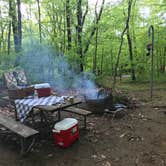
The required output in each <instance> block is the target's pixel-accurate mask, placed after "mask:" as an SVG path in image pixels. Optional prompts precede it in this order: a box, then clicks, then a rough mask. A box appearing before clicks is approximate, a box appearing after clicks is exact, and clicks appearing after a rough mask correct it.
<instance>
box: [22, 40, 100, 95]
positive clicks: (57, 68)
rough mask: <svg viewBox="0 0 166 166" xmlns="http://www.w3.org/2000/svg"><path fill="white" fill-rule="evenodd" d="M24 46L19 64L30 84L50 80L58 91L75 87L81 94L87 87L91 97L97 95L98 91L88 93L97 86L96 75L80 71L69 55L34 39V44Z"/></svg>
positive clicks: (29, 43) (28, 43)
mask: <svg viewBox="0 0 166 166" xmlns="http://www.w3.org/2000/svg"><path fill="white" fill-rule="evenodd" d="M23 48H24V49H23V54H22V56H21V57H20V58H19V66H21V67H22V68H23V69H24V70H25V73H26V75H27V78H28V80H29V83H30V84H34V83H44V82H48V83H50V85H51V87H53V88H54V89H55V90H56V91H59V92H64V91H66V90H67V89H75V90H76V91H77V93H79V94H82V93H84V92H85V89H86V92H87V95H88V97H89V98H95V97H96V93H88V92H90V91H92V90H94V91H95V89H96V88H97V87H96V85H95V81H94V80H95V76H94V75H93V74H92V73H88V72H86V73H85V72H84V73H79V72H78V70H77V66H78V65H77V64H76V63H75V62H74V61H73V63H71V62H70V63H69V62H68V59H67V56H65V55H63V54H62V53H60V52H58V51H56V50H55V49H54V48H52V47H49V46H47V45H44V44H39V43H38V42H34V41H33V44H32V42H27V43H26V44H25V46H24V47H23ZM83 89H84V90H83Z"/></svg>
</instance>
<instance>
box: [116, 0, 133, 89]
mask: <svg viewBox="0 0 166 166" xmlns="http://www.w3.org/2000/svg"><path fill="white" fill-rule="evenodd" d="M131 6H132V0H129V2H128V15H127V19H126V24H125V27H124V29H123V31H122V34H121V37H120V38H121V41H120V45H119V50H118V54H117V60H116V64H115V69H114V78H113V87H114V86H115V83H116V76H117V69H118V65H119V60H120V54H121V50H122V45H123V40H124V38H123V37H124V34H125V32H126V30H127V29H128V26H129V21H130V14H131Z"/></svg>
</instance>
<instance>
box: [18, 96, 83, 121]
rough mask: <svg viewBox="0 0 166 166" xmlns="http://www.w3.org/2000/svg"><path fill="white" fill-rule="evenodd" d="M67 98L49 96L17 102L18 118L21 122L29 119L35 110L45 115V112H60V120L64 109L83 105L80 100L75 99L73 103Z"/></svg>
mask: <svg viewBox="0 0 166 166" xmlns="http://www.w3.org/2000/svg"><path fill="white" fill-rule="evenodd" d="M66 98H67V96H48V97H41V98H29V99H27V98H25V99H17V100H15V109H16V110H15V111H16V112H17V117H18V119H19V120H20V121H21V122H24V120H25V119H26V118H27V116H28V115H29V114H30V113H31V112H33V110H34V109H38V110H39V111H40V113H41V115H43V114H44V113H45V112H56V111H57V112H58V120H60V113H61V111H62V110H63V109H64V108H67V107H70V106H74V105H77V104H80V103H82V101H81V100H80V99H76V98H75V99H74V100H73V101H72V102H70V101H68V100H67V99H66Z"/></svg>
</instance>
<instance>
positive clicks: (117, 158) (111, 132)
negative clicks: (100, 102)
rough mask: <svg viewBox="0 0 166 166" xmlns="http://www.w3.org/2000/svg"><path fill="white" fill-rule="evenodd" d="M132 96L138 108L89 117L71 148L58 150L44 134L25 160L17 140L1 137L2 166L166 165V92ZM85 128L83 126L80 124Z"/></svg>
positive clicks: (139, 93) (133, 93)
mask: <svg viewBox="0 0 166 166" xmlns="http://www.w3.org/2000/svg"><path fill="white" fill-rule="evenodd" d="M129 94H130V95H131V96H133V97H135V98H136V99H137V100H138V101H139V107H138V108H135V109H132V110H127V114H126V115H125V116H124V117H123V118H121V119H113V118H112V117H111V116H110V115H108V114H104V115H102V116H95V115H93V116H91V117H89V118H88V130H87V131H84V130H81V135H80V139H79V141H77V142H75V143H74V144H73V145H72V146H71V147H70V148H68V149H61V148H58V147H55V146H54V144H53V140H52V135H50V134H48V133H45V134H43V135H42V136H41V137H40V139H39V140H38V143H37V145H36V147H35V148H34V149H33V151H32V152H31V153H30V154H29V155H28V156H26V157H24V158H22V157H20V155H19V149H18V146H17V145H16V143H18V139H17V137H15V136H14V135H13V134H8V136H6V134H1V135H0V154H1V155H0V166H56V165H57V166H96V165H97V166H98V165H99V166H165V165H166V113H165V111H166V103H165V101H166V90H163V89H162V90H157V91H155V96H154V99H153V102H151V101H150V100H149V97H148V96H149V91H148V89H147V90H135V91H131V92H130V91H129ZM81 125H82V124H81Z"/></svg>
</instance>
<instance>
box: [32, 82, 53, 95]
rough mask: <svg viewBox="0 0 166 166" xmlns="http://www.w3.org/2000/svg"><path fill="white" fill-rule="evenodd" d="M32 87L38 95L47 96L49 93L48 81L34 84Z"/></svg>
mask: <svg viewBox="0 0 166 166" xmlns="http://www.w3.org/2000/svg"><path fill="white" fill-rule="evenodd" d="M34 89H35V90H37V94H38V97H47V96H50V95H51V87H50V84H49V83H42V84H35V85H34Z"/></svg>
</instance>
